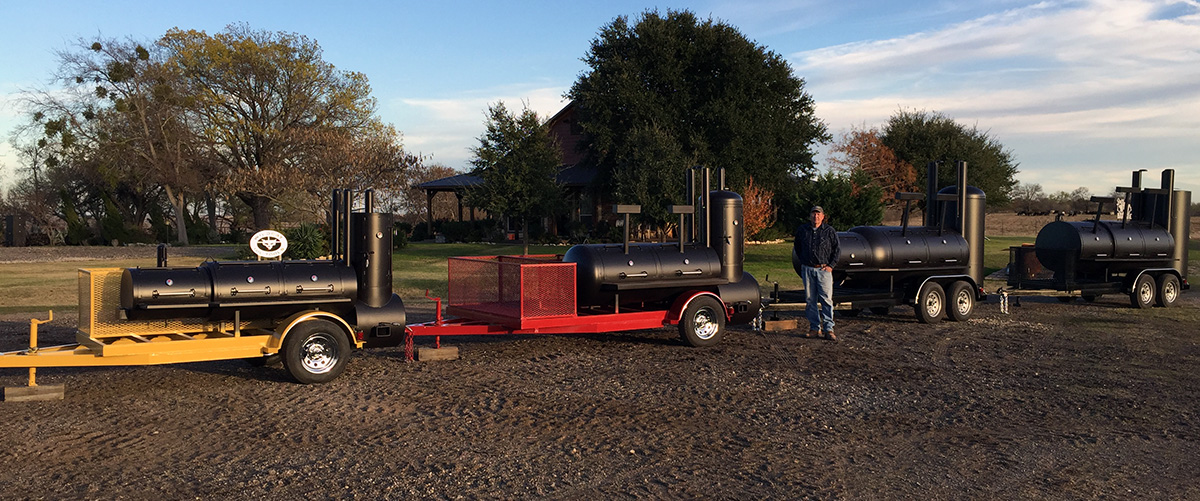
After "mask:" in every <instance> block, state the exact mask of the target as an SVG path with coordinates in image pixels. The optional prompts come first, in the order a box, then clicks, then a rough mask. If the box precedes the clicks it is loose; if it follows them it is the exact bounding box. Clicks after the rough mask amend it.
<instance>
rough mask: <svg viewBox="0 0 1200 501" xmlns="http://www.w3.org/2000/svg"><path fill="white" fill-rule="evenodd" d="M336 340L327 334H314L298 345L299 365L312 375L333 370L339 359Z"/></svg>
mask: <svg viewBox="0 0 1200 501" xmlns="http://www.w3.org/2000/svg"><path fill="white" fill-rule="evenodd" d="M339 358H340V357H339V353H338V345H337V340H336V339H334V338H333V335H331V334H328V333H324V332H322V333H318V334H314V335H312V336H311V337H309V338H308V339H305V340H304V344H302V345H300V363H301V364H302V365H304V370H305V371H308V372H310V373H312V374H324V373H326V372H329V371H331V370H333V368H334V366H336V365H337V363H338V359H339Z"/></svg>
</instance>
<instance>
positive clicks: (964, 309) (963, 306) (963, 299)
mask: <svg viewBox="0 0 1200 501" xmlns="http://www.w3.org/2000/svg"><path fill="white" fill-rule="evenodd" d="M973 311H975V291H974V290H972V289H971V284H969V283H967V282H965V281H962V280H959V281H957V282H954V283H953V284H950V320H953V321H955V322H965V321H966V320H967V319H968V318H971V312H973Z"/></svg>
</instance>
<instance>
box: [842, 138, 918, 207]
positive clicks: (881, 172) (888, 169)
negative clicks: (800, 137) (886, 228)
mask: <svg viewBox="0 0 1200 501" xmlns="http://www.w3.org/2000/svg"><path fill="white" fill-rule="evenodd" d="M829 151H830V153H831V155H830V157H829V163H830V164H831V166H832V168H833V169H835V170H840V171H844V172H847V173H853V172H862V173H864V174H866V175H867V176H869V177H870V178H871V179H873V180H875V183H876V184H878V185H879V187H880V188H881V189H882V191H883V200H882V202H883V203H884V204H885V205H893V204H896V203H898V201H897V200H896V197H895V194H896V193H899V192H911V191H914V190H915V189H916V179H917V171H916V169H914V168H913V166H912V164H910V163H908V162H905V161H903V160H900V159H898V158H896V153H895V152H893V151H892V149H891V148H888V147H887V146H886V145H884V144H883V138H882V137H881V135H880V132H879V129H875V128H871V129H865V128H863V129H860V128H857V127H855V128H852V129H851V130H850V131H849V132H847V133H845V134H843V135H842V136H841V139H839V140H838V141H837V142H835V143H834V144H833V146H832V147H831V148H830V150H829Z"/></svg>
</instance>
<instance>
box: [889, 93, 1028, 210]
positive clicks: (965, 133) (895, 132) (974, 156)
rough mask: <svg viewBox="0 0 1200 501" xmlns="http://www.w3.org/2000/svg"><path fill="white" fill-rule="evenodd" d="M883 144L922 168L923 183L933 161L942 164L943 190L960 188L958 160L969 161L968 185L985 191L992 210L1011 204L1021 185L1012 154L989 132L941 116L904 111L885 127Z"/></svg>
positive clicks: (941, 183)
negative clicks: (956, 171) (956, 179)
mask: <svg viewBox="0 0 1200 501" xmlns="http://www.w3.org/2000/svg"><path fill="white" fill-rule="evenodd" d="M883 144H884V145H886V146H887V147H889V148H891V149H892V151H894V152H895V153H896V157H897V158H899V159H900V160H903V161H905V162H908V163H909V164H912V166H913V167H914V168H916V170H917V179H925V177H926V171H927V165H928V164H929V163H930V162H941V167H940V168H939V169H938V184H939V186H947V185H950V184H954V182H955V177H956V174H955V169H954V165H955V162H957V161H959V160H961V161H965V162H967V183H968V184H970V185H972V186H975V187H977V188H979V189H981V190H983V191H984V193H986V194H987V203H988V205H990V206H996V207H1002V206H1004V205H1007V204H1008V202H1009V200H1010V198H1009V197H1010V193H1011V192H1012V190H1013V188H1014V187H1015V186H1016V185H1017V180H1016V178H1015V176H1016V173H1017V165H1018V164H1017V162H1015V161H1014V160H1013V154H1012V151H1011V150H1006V149H1005V148H1004V145H1002V144H1000V141H999V140H997V139H996V138H994V137H992V136H991V135H990V134H988V132H987V131H983V130H980V129H979V127H977V126H971V127H967V126H965V125H962V124H959V123H958V122H955V121H954V119H952V118H950V117H948V116H946V115H944V114H941V113H938V112H927V111H909V110H900V111H899V112H897V113H896V114H895V115H892V117H891V118H890V119H889V120H888V123H887V125H885V126H884V129H883ZM918 184H919V182H918Z"/></svg>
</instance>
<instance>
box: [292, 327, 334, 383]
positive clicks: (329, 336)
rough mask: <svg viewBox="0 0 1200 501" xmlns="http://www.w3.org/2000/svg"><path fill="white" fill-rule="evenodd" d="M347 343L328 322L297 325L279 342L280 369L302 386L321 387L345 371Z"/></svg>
mask: <svg viewBox="0 0 1200 501" xmlns="http://www.w3.org/2000/svg"><path fill="white" fill-rule="evenodd" d="M349 358H350V341H349V340H348V339H347V338H346V333H345V332H344V331H343V330H342V329H341V328H340V327H338V326H337V325H336V324H334V323H333V322H330V321H328V320H309V321H306V322H302V323H300V325H297V326H296V327H295V328H293V329H292V331H291V332H289V333H288V334H287V337H285V338H284V340H283V366H284V367H285V368H286V369H287V370H288V372H289V373H290V374H291V375H292V377H293V378H295V379H296V381H298V382H300V383H303V384H312V383H325V382H328V381H331V380H333V379H334V378H336V377H338V375H340V374H341V373H342V371H344V370H345V369H346V360H348V359H349Z"/></svg>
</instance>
